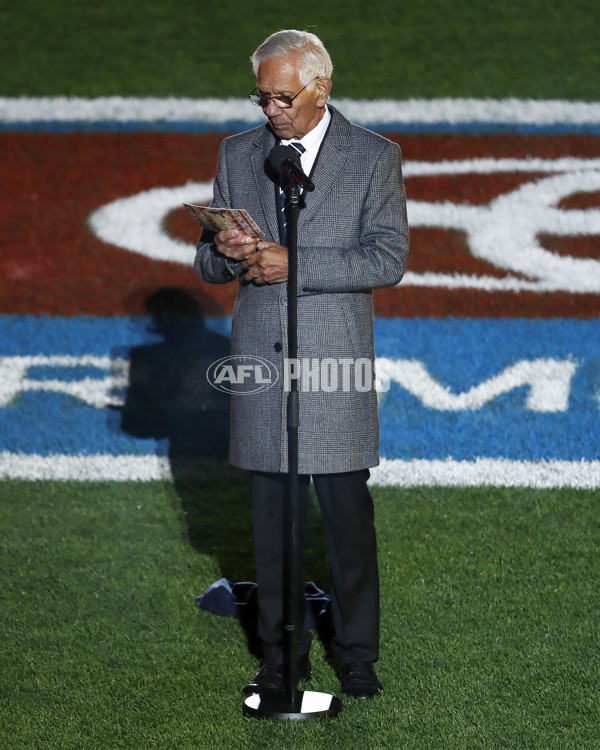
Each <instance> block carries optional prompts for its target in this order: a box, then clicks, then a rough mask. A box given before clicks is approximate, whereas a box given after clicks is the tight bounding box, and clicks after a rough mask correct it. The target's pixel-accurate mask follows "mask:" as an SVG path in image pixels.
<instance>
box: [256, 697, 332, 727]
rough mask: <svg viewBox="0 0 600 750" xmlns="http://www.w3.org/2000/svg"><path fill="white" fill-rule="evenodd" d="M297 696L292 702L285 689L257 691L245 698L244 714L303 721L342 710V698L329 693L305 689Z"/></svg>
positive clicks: (260, 717) (330, 715) (280, 719)
mask: <svg viewBox="0 0 600 750" xmlns="http://www.w3.org/2000/svg"><path fill="white" fill-rule="evenodd" d="M296 697H297V700H296V701H295V702H291V701H290V699H289V697H288V696H287V694H286V693H285V692H284V691H282V692H274V693H263V694H262V695H261V694H260V693H255V694H254V695H250V696H249V697H248V698H246V699H245V701H244V706H243V708H242V714H243V715H244V716H248V717H250V718H254V719H275V720H279V721H286V720H294V721H303V720H305V719H319V718H324V717H334V716H337V715H338V714H339V713H340V711H341V710H342V703H341V701H340V699H339V698H336V697H335V696H334V695H330V694H329V693H318V692H315V691H313V690H305V691H299V692H297V693H296Z"/></svg>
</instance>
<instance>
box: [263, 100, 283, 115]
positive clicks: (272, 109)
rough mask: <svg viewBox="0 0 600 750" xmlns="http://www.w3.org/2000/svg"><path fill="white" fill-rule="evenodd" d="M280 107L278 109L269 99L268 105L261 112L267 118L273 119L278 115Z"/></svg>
mask: <svg viewBox="0 0 600 750" xmlns="http://www.w3.org/2000/svg"><path fill="white" fill-rule="evenodd" d="M280 109H281V107H278V106H277V105H276V104H274V103H273V100H272V99H269V103H268V104H267V106H266V107H263V112H264V113H265V115H266V116H267V117H274V116H275V115H277V114H279V111H280Z"/></svg>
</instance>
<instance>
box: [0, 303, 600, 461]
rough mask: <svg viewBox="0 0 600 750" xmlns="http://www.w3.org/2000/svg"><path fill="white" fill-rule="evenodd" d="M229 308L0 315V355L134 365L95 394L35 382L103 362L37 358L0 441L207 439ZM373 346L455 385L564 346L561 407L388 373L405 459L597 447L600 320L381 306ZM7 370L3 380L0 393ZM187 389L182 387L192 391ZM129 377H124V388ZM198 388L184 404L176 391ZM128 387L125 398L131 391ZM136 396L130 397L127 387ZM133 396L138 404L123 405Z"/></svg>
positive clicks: (154, 445) (391, 453)
mask: <svg viewBox="0 0 600 750" xmlns="http://www.w3.org/2000/svg"><path fill="white" fill-rule="evenodd" d="M229 326H230V319H229V318H219V319H207V320H196V321H195V322H193V324H192V325H190V324H189V323H188V322H186V321H182V320H175V321H173V322H172V323H171V324H164V325H161V326H160V331H159V328H157V326H156V323H155V322H153V321H151V320H149V319H146V318H142V317H110V318H100V317H91V316H90V317H76V318H68V319H66V318H65V319H62V318H48V317H34V316H12V315H9V316H3V317H0V357H11V356H13V357H14V356H37V355H42V356H58V355H71V356H75V357H83V356H85V355H94V356H109V357H111V358H113V359H114V358H125V359H128V360H130V361H131V364H132V372H135V373H136V375H135V382H136V385H135V393H131V392H128V389H127V388H122V389H121V390H120V391H119V392H117V391H118V389H117V390H116V391H115V393H114V394H113V395H115V396H118V397H120V398H121V400H122V401H123V402H124V403H125V404H128V409H127V412H128V419H127V420H125V421H124V418H123V411H122V409H120V408H118V407H117V408H115V407H114V406H113V407H106V408H96V407H95V406H92V405H90V404H87V403H85V401H83V400H81V399H80V398H78V397H76V396H73V395H68V394H67V393H64V392H50V391H49V390H46V389H45V386H44V384H45V383H47V381H49V380H59V381H62V382H64V383H65V384H67V386H71V385H73V383H76V382H77V380H78V379H81V378H84V377H90V378H92V379H93V381H94V382H96V381H100V380H101V379H102V378H104V377H107V376H110V372H109V371H108V370H104V369H103V368H101V367H100V368H98V367H94V366H90V365H81V366H77V367H76V368H70V367H68V366H67V367H65V366H64V364H61V365H60V366H58V365H47V364H44V363H41V364H39V363H38V364H33V365H32V366H31V368H30V369H29V370H28V373H27V377H28V378H30V379H31V380H32V381H35V382H36V383H37V384H38V385H39V388H35V389H31V388H28V389H23V390H22V391H20V392H18V393H17V394H16V395H15V397H14V398H12V400H11V401H10V403H9V404H8V405H7V406H4V407H0V451H9V452H12V453H24V454H39V455H50V454H55V453H57V454H77V455H91V454H95V453H108V454H112V455H123V454H134V455H152V454H158V455H167V454H169V453H170V452H171V451H172V450H173V444H174V442H177V445H178V451H180V452H183V453H185V451H187V450H188V449H189V448H190V444H191V442H192V441H194V440H200V441H204V443H202V444H203V445H204V444H206V445H208V446H209V447H210V446H212V444H213V443H215V444H216V443H217V442H218V441H222V440H223V436H224V435H226V432H227V403H228V401H227V396H225V395H224V394H221V393H219V392H218V391H215V390H214V389H212V388H210V386H209V385H208V384H207V383H206V382H205V378H204V372H205V368H206V365H208V364H209V363H210V362H211V361H214V360H215V359H218V358H219V357H220V356H224V355H226V354H227V353H228V346H229V341H228V335H229ZM375 331H376V350H377V355H378V356H379V357H387V358H390V359H395V360H416V361H419V362H421V363H422V365H423V366H424V367H425V368H426V370H427V372H428V374H429V376H430V377H431V378H434V379H435V380H436V381H437V382H438V383H439V384H440V385H442V386H444V387H446V388H447V389H448V390H449V391H450V392H451V393H454V394H459V393H464V392H467V391H469V390H470V389H471V388H474V387H476V386H479V385H480V384H482V383H485V382H486V381H488V380H490V379H491V378H494V377H495V376H497V375H499V374H500V373H502V372H503V371H504V370H506V369H507V368H509V367H511V366H512V365H514V364H515V363H518V362H521V361H531V360H536V359H555V360H559V361H566V360H571V361H572V362H574V363H575V365H576V369H575V373H574V375H573V377H572V379H571V381H570V390H569V398H568V405H567V409H566V410H565V411H546V412H539V411H534V410H532V409H531V408H529V407H528V406H527V397H528V395H529V391H530V388H529V386H527V385H523V386H521V387H517V388H514V389H513V390H509V391H507V392H505V393H502V394H501V395H499V396H498V397H496V398H494V399H492V400H490V401H489V402H486V403H485V404H484V405H483V406H481V408H478V409H474V410H473V409H472V410H461V411H442V410H439V409H435V408H431V407H426V406H424V404H423V403H422V401H421V400H420V399H419V398H418V397H417V396H415V395H414V394H413V393H411V392H410V391H409V390H408V389H407V388H406V387H404V386H402V385H401V384H398V383H396V382H392V384H391V388H390V390H389V392H387V393H386V394H384V395H383V397H382V401H381V410H380V415H381V455H382V456H383V457H386V458H401V459H406V460H410V459H415V458H423V459H444V458H447V457H452V458H454V459H456V460H475V459H477V458H480V457H481V458H507V459H512V460H531V461H538V460H551V459H562V460H571V461H573V460H580V459H585V460H598V459H600V440H599V439H598V435H600V401H599V398H600V321H599V320H596V319H594V320H573V319H554V320H464V319H448V318H445V319H382V318H378V319H376V321H375ZM4 386H5V384H4V383H3V384H2V385H1V386H0V394H1V393H2V388H3V387H4ZM190 389H191V391H190ZM130 390H131V389H130ZM190 392H194V398H195V400H196V401H195V408H194V409H189V408H188V403H187V402H184V401H183V398H182V397H181V396H182V394H183V395H184V396H185V395H186V394H188V393H190ZM128 399H129V401H128ZM132 399H133V400H132ZM131 403H133V408H130V407H131Z"/></svg>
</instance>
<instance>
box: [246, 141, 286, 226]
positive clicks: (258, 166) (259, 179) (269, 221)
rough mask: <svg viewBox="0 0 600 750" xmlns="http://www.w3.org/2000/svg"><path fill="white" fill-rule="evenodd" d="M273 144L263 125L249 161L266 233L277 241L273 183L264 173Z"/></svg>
mask: <svg viewBox="0 0 600 750" xmlns="http://www.w3.org/2000/svg"><path fill="white" fill-rule="evenodd" d="M274 145H275V137H274V136H273V134H272V133H271V131H270V130H269V129H268V128H267V127H264V128H263V129H262V130H261V131H260V132H259V134H258V136H257V137H256V140H255V141H254V143H253V146H254V150H253V153H252V156H251V157H250V161H251V164H252V172H253V174H254V180H255V182H256V189H257V192H258V195H259V196H260V202H261V205H262V210H263V215H264V217H265V221H266V228H267V230H268V232H267V233H268V234H270V235H271V237H273V238H274V239H275V240H276V241H277V240H278V238H279V225H278V220H277V203H276V194H275V185H274V183H273V182H272V181H271V180H270V179H269V178H268V177H267V175H266V173H265V161H266V159H267V157H268V155H269V151H270V150H271V149H272V148H273V146H274Z"/></svg>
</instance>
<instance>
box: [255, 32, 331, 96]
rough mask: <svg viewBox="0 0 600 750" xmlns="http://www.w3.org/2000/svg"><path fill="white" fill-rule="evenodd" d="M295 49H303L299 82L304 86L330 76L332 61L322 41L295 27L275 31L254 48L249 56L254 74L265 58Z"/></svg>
mask: <svg viewBox="0 0 600 750" xmlns="http://www.w3.org/2000/svg"><path fill="white" fill-rule="evenodd" d="M297 50H303V53H302V55H301V57H300V71H299V74H300V83H302V84H303V85H304V86H306V85H308V84H309V83H310V82H311V81H313V80H314V79H315V78H320V77H324V78H331V74H332V73H333V63H332V62H331V57H329V52H327V50H326V49H325V46H324V45H323V42H322V41H321V40H320V39H319V37H318V36H316V35H315V34H311V33H310V31H296V29H283V30H282V31H276V32H275V33H274V34H271V36H268V37H267V38H266V39H265V41H264V42H263V43H262V44H261V45H260V46H259V47H257V48H256V50H255V51H254V54H253V55H252V56H251V57H250V60H251V61H252V69H253V71H254V75H258V66H259V65H260V64H261V63H262V62H264V61H265V60H270V59H271V58H273V57H284V56H285V55H289V54H290V52H296V51H297Z"/></svg>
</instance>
